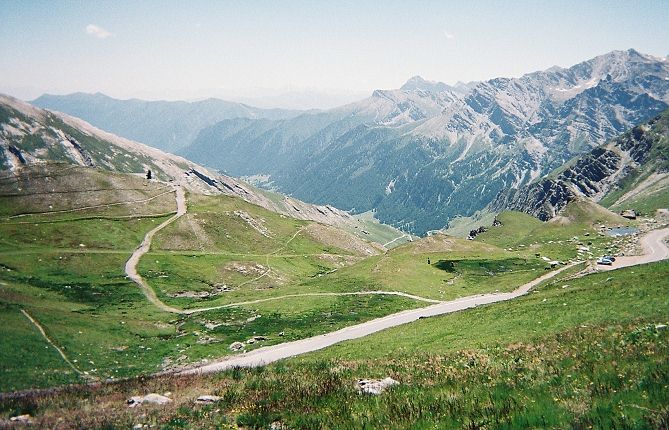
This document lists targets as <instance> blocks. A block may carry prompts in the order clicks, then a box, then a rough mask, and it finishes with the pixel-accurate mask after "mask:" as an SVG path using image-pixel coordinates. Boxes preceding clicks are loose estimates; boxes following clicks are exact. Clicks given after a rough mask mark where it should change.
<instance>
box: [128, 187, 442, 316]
mask: <svg viewBox="0 0 669 430" xmlns="http://www.w3.org/2000/svg"><path fill="white" fill-rule="evenodd" d="M176 202H177V213H176V214H174V216H172V217H170V218H169V219H167V220H165V221H164V222H163V223H161V224H160V225H158V226H156V227H154V228H153V229H152V230H151V231H149V232H148V233H146V235H145V236H144V240H143V241H142V243H141V244H140V245H139V246H138V247H137V249H135V250H134V251H133V253H132V255H131V256H130V258H129V259H128V261H127V262H126V263H125V273H126V275H128V277H129V278H130V279H132V281H133V282H134V283H135V284H137V286H138V287H139V288H140V289H141V290H142V293H144V296H145V297H146V299H147V300H148V301H149V302H151V303H152V304H154V305H155V306H156V307H158V308H159V309H160V310H162V311H165V312H170V313H175V314H181V315H192V314H196V313H200V312H207V311H213V310H217V309H225V308H231V307H236V306H243V305H251V304H255V303H262V302H268V301H272V300H280V299H287V298H296V297H309V296H362V295H389V296H401V297H406V298H409V299H414V300H418V301H423V302H428V303H441V302H440V301H438V300H433V299H428V298H425V297H420V296H415V295H413V294H407V293H403V292H400V291H356V292H350V293H304V294H288V295H285V296H277V297H268V298H264V299H257V300H249V301H245V302H237V303H227V304H224V305H219V306H210V307H204V308H193V309H179V308H175V307H173V306H170V305H168V304H166V303H165V302H163V301H162V300H160V298H158V296H157V295H156V292H155V291H154V289H153V288H151V286H150V285H149V284H148V283H147V282H146V281H145V280H144V278H142V276H141V275H140V274H139V273H138V272H137V265H138V264H139V260H140V259H141V258H142V257H143V256H144V254H146V253H147V252H149V250H150V249H151V241H152V240H153V236H155V234H156V233H158V232H159V231H160V230H162V229H164V228H165V227H167V226H168V225H170V224H171V223H173V222H174V221H176V220H177V219H179V218H181V217H182V216H184V215H185V214H186V213H187V212H188V206H187V204H186V195H185V193H184V190H183V189H182V188H181V187H176ZM301 231H302V229H299V230H298V231H296V232H295V234H293V236H292V237H291V238H290V239H288V241H287V242H286V244H285V245H284V246H283V247H282V248H279V249H278V250H276V251H275V252H280V251H281V250H282V249H284V248H285V246H286V245H288V244H289V243H290V242H291V241H292V240H293V239H295V237H297V235H298V234H299V233H300V232H301ZM273 254H274V253H272V254H268V255H267V257H268V260H269V256H270V255H273ZM268 267H269V262H268ZM270 270H271V268H269V269H268V270H267V271H266V272H265V273H263V274H262V275H261V276H259V277H258V278H255V279H253V280H252V281H255V280H258V279H259V278H261V277H263V276H265V275H267V274H268V273H269V271H270ZM247 282H250V281H247Z"/></svg>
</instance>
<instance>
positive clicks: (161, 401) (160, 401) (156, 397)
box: [128, 393, 172, 408]
mask: <svg viewBox="0 0 669 430" xmlns="http://www.w3.org/2000/svg"><path fill="white" fill-rule="evenodd" d="M171 401H172V399H170V398H169V397H165V396H161V395H160V394H156V393H151V394H147V395H146V396H133V397H131V398H129V399H128V406H129V407H131V408H134V407H137V406H139V405H141V404H142V403H149V404H153V405H165V404H167V403H170V402H171Z"/></svg>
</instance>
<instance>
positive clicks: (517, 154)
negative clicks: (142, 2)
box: [34, 49, 669, 234]
mask: <svg viewBox="0 0 669 430" xmlns="http://www.w3.org/2000/svg"><path fill="white" fill-rule="evenodd" d="M105 100H106V101H105ZM34 103H35V104H36V105H38V106H42V107H46V108H49V109H55V110H61V111H64V112H67V113H71V114H74V115H78V116H81V117H82V118H84V119H86V120H88V121H90V122H91V123H93V124H94V125H97V126H99V127H101V128H104V129H112V130H113V131H114V132H116V133H119V134H120V135H123V136H126V137H130V138H133V137H134V138H138V139H140V140H143V141H144V142H145V143H148V144H151V145H154V146H157V147H161V148H163V149H168V150H177V152H178V153H179V154H181V155H183V156H185V157H186V158H188V159H191V160H193V161H196V162H199V163H202V164H205V165H207V166H208V167H212V168H215V169H219V170H221V171H223V172H226V173H227V174H230V175H232V176H237V177H245V178H247V179H250V180H252V181H254V182H255V183H256V184H257V185H260V186H263V187H266V188H270V189H273V190H278V191H281V192H283V193H287V194H289V195H293V196H295V197H296V198H299V199H301V200H304V201H307V202H312V203H320V204H325V203H327V204H332V205H333V206H336V207H338V208H340V209H343V210H347V211H352V212H353V213H363V212H368V211H373V213H374V215H375V217H376V218H377V219H379V220H380V221H382V222H384V223H386V224H390V225H393V226H396V227H399V228H401V229H403V230H405V231H408V232H411V233H415V234H424V233H426V232H428V231H430V230H436V229H442V228H444V227H445V226H447V225H448V224H449V222H451V221H452V220H453V219H454V218H456V217H459V216H465V217H466V216H471V215H473V214H474V213H475V212H476V211H479V210H481V209H483V208H484V207H486V206H487V205H488V204H489V203H491V202H492V201H493V200H494V199H495V197H496V196H497V195H498V194H499V193H500V192H504V191H507V190H510V189H518V188H519V187H522V186H524V185H527V184H529V183H532V182H533V181H536V180H538V179H540V178H542V177H543V176H545V175H546V174H548V173H550V172H551V171H553V170H554V169H556V168H558V167H559V166H561V165H563V164H564V163H565V162H567V161H568V160H570V159H572V158H573V157H574V156H577V155H580V154H583V153H586V152H588V151H590V150H592V149H593V148H594V147H597V146H599V145H602V144H604V143H605V142H606V141H608V140H609V139H611V138H613V137H616V136H617V135H619V134H621V133H623V132H624V131H626V130H628V129H630V128H631V127H633V126H635V125H637V124H639V123H641V122H644V121H647V120H649V119H650V118H652V117H654V116H655V115H657V114H659V113H660V112H662V111H663V110H665V109H666V108H667V107H669V60H667V58H657V57H653V56H650V55H644V54H642V53H639V52H637V51H635V50H633V49H630V50H628V51H613V52H610V53H608V54H605V55H601V56H598V57H595V58H593V59H590V60H587V61H584V62H582V63H579V64H576V65H574V66H572V67H569V68H562V67H552V68H550V69H547V70H544V71H539V72H533V73H528V74H526V75H524V76H522V77H520V78H496V79H491V80H488V81H484V82H470V83H466V84H463V83H459V84H457V85H455V86H449V85H446V84H444V83H440V82H431V81H426V80H424V79H422V78H421V77H419V76H416V77H413V78H411V79H410V80H409V81H407V82H406V84H404V85H403V86H402V87H401V88H400V89H396V90H377V91H374V93H373V94H372V95H371V96H370V97H368V98H367V99H364V100H361V101H359V102H356V103H352V104H349V105H345V106H342V107H339V108H335V109H330V110H325V111H308V112H303V113H299V114H296V113H295V112H292V111H278V112H277V111H274V112H271V113H269V112H265V111H261V110H255V111H254V110H250V109H249V108H245V109H244V110H243V111H235V113H227V114H226V115H228V118H226V119H222V120H221V121H219V122H214V121H215V117H214V116H212V115H208V116H207V119H208V121H200V122H197V123H196V124H193V126H194V127H195V128H198V127H202V128H201V129H200V130H198V132H197V133H196V132H195V131H194V130H193V129H191V131H190V132H189V133H187V136H186V135H184V136H183V137H181V138H180V139H181V140H179V141H178V142H174V141H173V140H171V139H168V138H165V137H164V135H163V133H164V128H163V127H157V125H158V124H162V123H161V121H163V120H164V118H169V117H170V116H171V115H170V114H166V112H174V110H175V109H183V106H184V105H183V104H175V103H173V104H170V103H160V102H145V105H146V106H149V107H151V108H150V109H146V110H145V113H144V114H143V116H142V121H143V122H144V123H145V124H146V126H144V127H142V130H143V131H142V133H143V134H142V135H139V134H138V132H137V131H136V130H137V127H136V124H130V123H127V122H126V123H123V124H120V123H118V122H114V121H118V119H111V117H114V118H119V115H117V113H118V112H122V113H123V114H122V115H120V118H124V117H126V116H128V115H130V112H132V111H133V110H134V109H136V106H137V103H138V102H137V101H134V100H129V101H117V100H108V99H106V98H102V97H101V96H99V95H95V96H85V95H81V94H77V95H70V96H43V97H40V98H38V99H37V100H35V101H34ZM209 104H213V102H211V103H209ZM158 106H160V107H161V109H157V107H158ZM197 106H198V105H197V104H191V105H190V107H189V109H191V110H193V109H196V110H197V109H198V108H197ZM237 107H238V108H239V107H240V106H237ZM200 109H202V108H200ZM203 112H204V111H203ZM112 113H114V115H112ZM209 123H210V124H209ZM205 124H206V125H205ZM154 128H157V129H159V130H160V132H157V133H152V132H151V130H153V129H154ZM192 136H195V137H193V138H192V140H191V139H190V137H192Z"/></svg>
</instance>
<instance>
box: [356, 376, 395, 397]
mask: <svg viewBox="0 0 669 430" xmlns="http://www.w3.org/2000/svg"><path fill="white" fill-rule="evenodd" d="M397 384H399V382H397V381H396V380H394V379H393V378H384V379H381V380H379V379H358V392H359V393H361V394H373V395H378V394H381V393H383V392H384V391H385V390H386V389H387V388H388V387H392V386H393V385H397Z"/></svg>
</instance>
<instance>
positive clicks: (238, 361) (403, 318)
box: [178, 228, 669, 374]
mask: <svg viewBox="0 0 669 430" xmlns="http://www.w3.org/2000/svg"><path fill="white" fill-rule="evenodd" d="M667 237H669V228H665V229H661V230H653V231H650V232H649V233H647V234H646V235H644V236H643V237H642V238H641V245H642V247H643V249H644V252H645V253H644V255H639V256H630V257H621V258H620V259H617V260H616V262H615V263H614V264H615V265H614V266H613V267H611V268H608V267H607V268H606V269H608V270H611V269H617V268H621V267H628V266H634V265H638V264H645V263H652V262H656V261H660V260H664V259H667V258H669V247H667V244H666V243H665V241H666V240H667ZM579 263H580V262H575V263H571V264H569V265H567V266H564V267H562V268H560V269H558V270H555V271H553V272H550V273H547V274H545V275H543V276H541V277H539V278H537V279H535V280H533V281H531V282H528V283H526V284H524V285H521V286H520V287H518V288H517V289H515V290H514V291H512V292H510V293H496V294H483V295H478V296H472V297H465V298H462V299H458V300H453V301H450V302H441V303H438V304H434V305H431V306H427V307H424V308H420V309H412V310H408V311H403V312H399V313H396V314H392V315H388V316H385V317H383V318H378V319H375V320H372V321H368V322H365V323H362V324H357V325H354V326H350V327H345V328H343V329H341V330H337V331H334V332H331V333H327V334H324V335H321V336H314V337H310V338H307V339H301V340H296V341H293V342H287V343H282V344H279V345H274V346H268V347H264V348H259V349H256V350H253V351H250V352H248V353H244V354H240V355H236V356H232V357H228V358H224V359H222V360H219V361H217V362H214V363H210V364H206V365H202V366H198V367H194V368H191V369H186V370H183V371H181V372H178V373H180V374H200V373H213V372H219V371H223V370H227V369H231V368H234V367H257V366H263V365H265V364H269V363H272V362H274V361H278V360H281V359H284V358H289V357H294V356H296V355H301V354H305V353H308V352H313V351H317V350H319V349H323V348H326V347H328V346H331V345H334V344H336V343H339V342H343V341H346V340H352V339H358V338H361V337H364V336H368V335H370V334H372V333H376V332H379V331H381V330H385V329H387V328H391V327H396V326H399V325H402V324H407V323H410V322H413V321H416V320H418V319H420V318H425V317H431V316H436V315H444V314H448V313H452V312H457V311H461V310H464V309H468V308H472V307H475V306H478V305H483V304H489V303H496V302H502V301H506V300H511V299H514V298H516V297H519V296H522V295H524V294H527V293H528V292H529V291H530V290H531V289H532V288H533V287H535V286H536V285H538V284H540V283H541V282H543V281H545V280H547V279H550V278H553V277H554V276H556V275H558V274H559V273H561V272H562V271H564V270H567V269H569V268H571V267H574V266H575V265H577V264H579Z"/></svg>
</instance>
